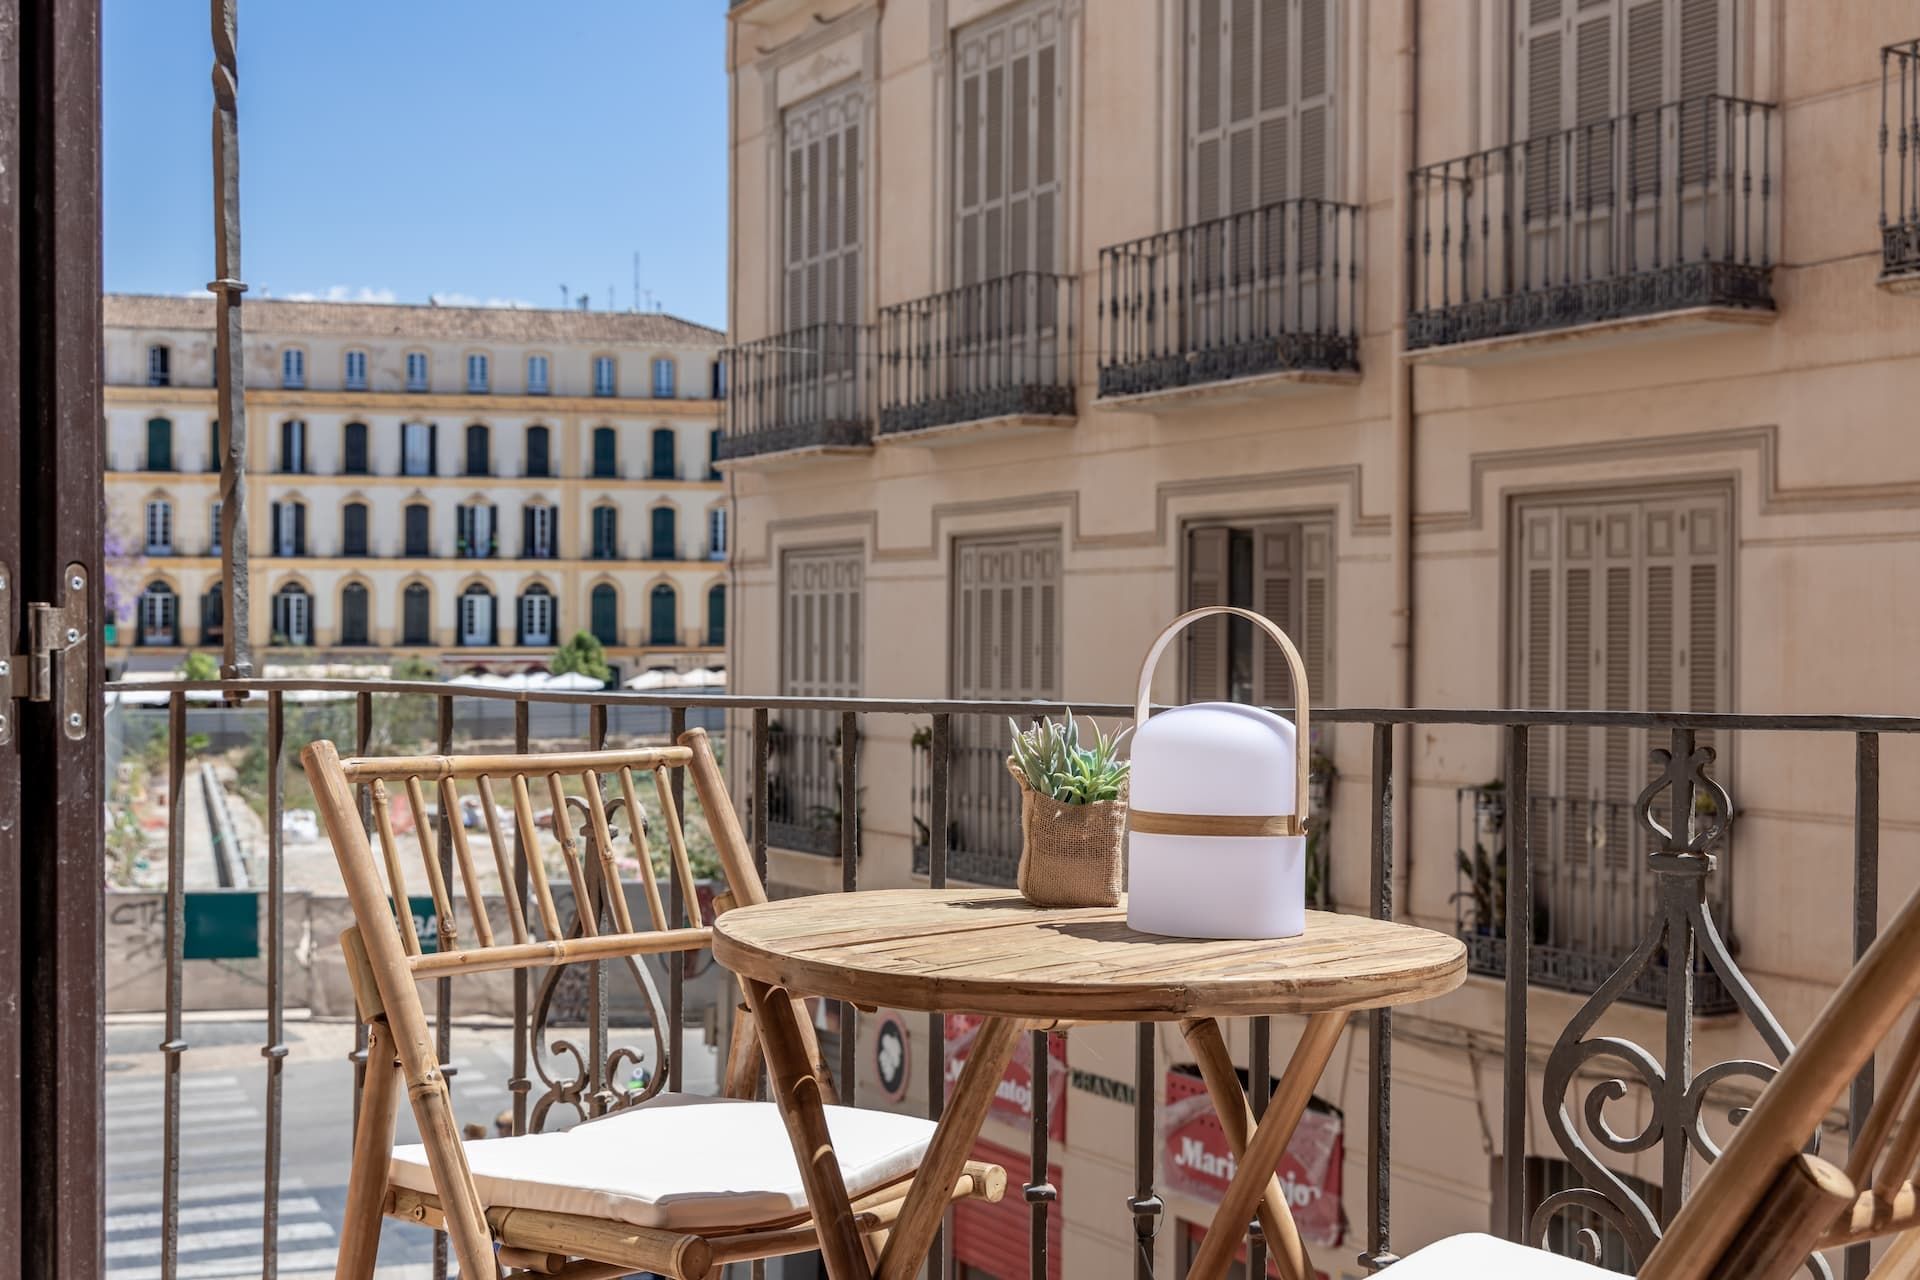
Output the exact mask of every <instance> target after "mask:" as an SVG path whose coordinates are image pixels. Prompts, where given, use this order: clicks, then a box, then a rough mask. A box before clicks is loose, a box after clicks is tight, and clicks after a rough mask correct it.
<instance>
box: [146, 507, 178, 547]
mask: <svg viewBox="0 0 1920 1280" xmlns="http://www.w3.org/2000/svg"><path fill="white" fill-rule="evenodd" d="M147 554H148V555H150V556H170V555H172V554H173V503H171V502H169V501H167V500H166V499H165V498H156V499H154V500H153V501H152V502H149V503H148V504H147Z"/></svg>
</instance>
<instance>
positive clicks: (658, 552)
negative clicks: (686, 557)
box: [647, 507, 680, 560]
mask: <svg viewBox="0 0 1920 1280" xmlns="http://www.w3.org/2000/svg"><path fill="white" fill-rule="evenodd" d="M679 545H680V537H679V519H678V516H677V515H676V513H675V512H674V509H673V508H672V507H655V508H654V509H653V538H652V540H651V542H650V544H649V546H648V548H647V558H648V559H649V560H674V559H678V558H679V557H678V556H677V554H676V552H677V550H678V548H679Z"/></svg>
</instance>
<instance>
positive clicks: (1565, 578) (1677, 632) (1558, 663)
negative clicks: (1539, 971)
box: [1508, 490, 1733, 960]
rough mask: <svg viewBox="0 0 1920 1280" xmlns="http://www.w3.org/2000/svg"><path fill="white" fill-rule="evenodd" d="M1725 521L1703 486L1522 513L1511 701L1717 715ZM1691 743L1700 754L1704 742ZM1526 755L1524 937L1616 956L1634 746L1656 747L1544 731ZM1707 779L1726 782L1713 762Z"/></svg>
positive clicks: (1628, 910) (1727, 584) (1725, 643)
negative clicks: (1531, 891)
mask: <svg viewBox="0 0 1920 1280" xmlns="http://www.w3.org/2000/svg"><path fill="white" fill-rule="evenodd" d="M1731 519H1732V513H1731V503H1730V500H1729V497H1728V495H1727V494H1726V493H1725V492H1724V491H1712V490H1709V491H1704V492H1700V493H1696V494H1690V495H1680V496H1666V495H1662V496H1650V497H1646V498H1633V497H1620V498H1615V497H1612V496H1611V495H1609V496H1605V497H1598V498H1595V499H1594V500H1591V501H1557V502H1540V503H1531V502H1529V503H1523V504H1521V505H1520V506H1519V507H1518V508H1517V510H1516V511H1515V514H1514V526H1513V539H1514V542H1513V549H1512V552H1511V555H1510V557H1509V558H1510V561H1511V563H1512V564H1513V567H1514V573H1515V578H1514V581H1513V586H1512V594H1511V596H1510V599H1512V601H1513V602H1514V614H1513V617H1512V618H1511V619H1510V622H1509V632H1508V634H1509V641H1508V643H1509V652H1510V653H1511V654H1512V655H1513V662H1514V663H1515V666H1514V670H1513V672H1512V682H1511V697H1512V699H1513V705H1516V706H1521V707H1528V708H1543V709H1549V708H1550V709H1566V710H1583V709H1587V708H1594V709H1597V710H1604V711H1639V710H1652V711H1725V710H1728V709H1729V708H1728V702H1727V695H1728V690H1729V689H1730V688H1731V682H1730V676H1729V673H1730V662H1729V649H1730V645H1731V630H1730V619H1731V616H1732V614H1731V600H1730V597H1729V592H1730V589H1731V583H1732V570H1733V559H1732V556H1733V551H1732V541H1731ZM1699 741H1700V745H1702V746H1712V745H1715V744H1714V741H1713V735H1712V734H1701V735H1700V738H1699ZM1529 744H1530V749H1531V753H1532V754H1531V756H1530V758H1529V760H1528V765H1527V776H1528V783H1529V788H1530V791H1529V813H1530V817H1531V825H1530V828H1529V839H1530V841H1531V845H1532V849H1533V854H1534V857H1535V859H1536V866H1537V867H1539V868H1540V870H1537V871H1536V872H1535V875H1534V880H1535V884H1536V892H1537V893H1538V894H1539V902H1538V903H1537V905H1536V908H1535V915H1536V927H1538V928H1539V929H1541V930H1542V932H1543V933H1544V935H1545V936H1544V942H1545V944H1546V945H1547V946H1548V947H1550V948H1551V947H1573V946H1577V947H1578V948H1580V949H1582V953H1583V954H1589V955H1597V956H1599V957H1601V958H1602V959H1603V960H1604V959H1606V958H1607V957H1612V958H1615V959H1617V958H1618V957H1619V956H1621V955H1624V954H1625V950H1626V949H1627V948H1630V947H1631V945H1632V944H1633V942H1634V941H1635V940H1637V939H1638V937H1639V936H1640V932H1641V930H1642V928H1643V927H1644V926H1645V923H1646V917H1647V913H1648V911H1650V910H1651V909H1652V908H1653V905H1654V904H1653V898H1652V894H1653V886H1652V883H1651V878H1650V876H1649V875H1648V874H1647V872H1646V870H1645V862H1646V846H1645V837H1644V835H1643V834H1642V831H1641V828H1640V824H1639V823H1638V822H1636V821H1635V819H1634V817H1633V805H1634V802H1635V800H1636V799H1637V797H1638V796H1639V794H1640V790H1641V788H1642V787H1643V786H1644V785H1645V783H1646V781H1647V770H1648V766H1647V755H1648V751H1649V750H1650V749H1651V748H1653V747H1661V746H1665V745H1666V740H1665V738H1664V737H1660V736H1655V735H1651V734H1649V732H1648V731H1647V730H1644V729H1624V728H1614V729H1555V730H1552V731H1548V732H1541V731H1535V732H1534V733H1533V734H1531V735H1530V737H1529ZM1712 772H1713V773H1714V775H1715V776H1716V777H1718V778H1719V779H1721V780H1722V781H1724V780H1726V779H1727V778H1728V776H1729V770H1728V767H1727V762H1726V761H1724V760H1722V761H1720V762H1719V763H1717V764H1716V765H1715V766H1714V768H1713V770H1712ZM1662 803H1664V802H1662ZM1656 814H1658V810H1657V809H1656ZM1659 816H1660V819H1661V821H1662V822H1663V823H1666V824H1668V825H1669V826H1670V825H1671V823H1670V819H1669V818H1668V817H1666V816H1665V815H1659ZM1725 883H1726V882H1725V880H1724V878H1721V879H1719V880H1717V881H1716V882H1715V884H1714V886H1713V887H1711V888H1710V893H1712V894H1715V895H1718V894H1721V893H1723V892H1724V890H1723V888H1721V886H1724V884H1725ZM1722 923H1724V920H1723V921H1722Z"/></svg>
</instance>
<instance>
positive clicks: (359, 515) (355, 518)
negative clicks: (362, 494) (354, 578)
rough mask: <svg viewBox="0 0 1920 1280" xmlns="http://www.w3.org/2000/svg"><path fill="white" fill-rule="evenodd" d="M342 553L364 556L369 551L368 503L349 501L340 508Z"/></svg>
mask: <svg viewBox="0 0 1920 1280" xmlns="http://www.w3.org/2000/svg"><path fill="white" fill-rule="evenodd" d="M340 554H341V555H343V556H364V555H366V554H368V552H367V504H366V503H364V502H349V503H348V504H347V505H346V506H344V507H342V508H341V509H340Z"/></svg>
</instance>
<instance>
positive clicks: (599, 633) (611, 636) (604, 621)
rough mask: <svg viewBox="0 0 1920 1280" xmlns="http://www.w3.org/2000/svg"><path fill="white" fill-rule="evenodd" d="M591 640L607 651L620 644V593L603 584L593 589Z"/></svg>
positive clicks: (609, 584)
mask: <svg viewBox="0 0 1920 1280" xmlns="http://www.w3.org/2000/svg"><path fill="white" fill-rule="evenodd" d="M591 625H592V628H593V638H594V639H595V640H598V641H599V642H600V643H601V644H603V645H605V646H607V647H608V648H609V649H611V648H614V647H615V646H617V645H618V644H619V643H620V593H619V592H618V591H616V590H614V587H613V584H612V583H610V582H603V583H601V584H600V585H599V586H597V587H595V588H594V589H593V609H592V623H591Z"/></svg>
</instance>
